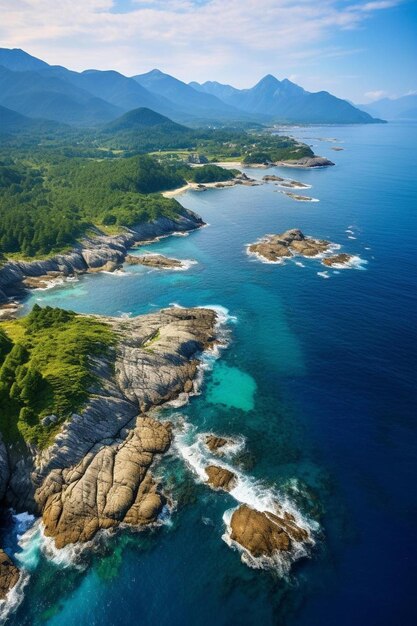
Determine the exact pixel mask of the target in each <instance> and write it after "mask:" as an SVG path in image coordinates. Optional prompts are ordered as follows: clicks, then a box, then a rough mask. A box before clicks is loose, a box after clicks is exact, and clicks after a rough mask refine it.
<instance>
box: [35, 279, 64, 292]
mask: <svg viewBox="0 0 417 626" xmlns="http://www.w3.org/2000/svg"><path fill="white" fill-rule="evenodd" d="M45 282H46V284H45V286H44V287H34V288H33V289H32V291H48V290H49V289H54V288H55V287H61V286H62V285H64V284H65V282H66V280H65V278H51V280H48V279H45Z"/></svg>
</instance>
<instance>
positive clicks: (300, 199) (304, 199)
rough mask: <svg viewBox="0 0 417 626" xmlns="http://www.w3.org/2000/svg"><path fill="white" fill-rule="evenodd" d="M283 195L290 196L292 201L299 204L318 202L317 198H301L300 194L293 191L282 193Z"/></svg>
mask: <svg viewBox="0 0 417 626" xmlns="http://www.w3.org/2000/svg"><path fill="white" fill-rule="evenodd" d="M281 193H283V194H284V195H286V196H288V197H289V198H291V199H292V200H296V201H297V202H317V200H316V199H315V198H310V196H300V194H298V193H293V192H291V191H281Z"/></svg>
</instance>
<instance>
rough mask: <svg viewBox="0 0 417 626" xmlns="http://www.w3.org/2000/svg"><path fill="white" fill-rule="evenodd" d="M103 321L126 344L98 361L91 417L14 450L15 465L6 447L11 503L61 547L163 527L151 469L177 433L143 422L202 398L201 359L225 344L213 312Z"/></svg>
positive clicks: (87, 412) (86, 414) (77, 417)
mask: <svg viewBox="0 0 417 626" xmlns="http://www.w3.org/2000/svg"><path fill="white" fill-rule="evenodd" d="M100 319H101V320H102V321H104V322H106V323H108V324H109V325H111V327H112V329H113V331H114V333H115V334H116V336H117V338H118V341H117V346H116V348H115V352H114V354H113V357H114V360H112V359H111V358H109V357H108V356H107V357H103V358H100V359H99V358H96V359H95V360H94V361H92V369H93V373H94V375H95V379H96V381H97V382H96V383H95V386H94V387H93V388H92V389H91V390H90V399H89V401H88V403H87V405H86V406H85V408H84V410H83V411H82V412H80V413H79V414H73V415H72V417H71V419H70V420H68V421H67V422H66V423H65V424H64V425H63V426H62V428H61V431H60V432H59V434H58V435H57V436H56V437H55V440H54V442H53V444H52V445H51V446H49V447H48V448H47V449H45V450H41V451H40V450H36V449H34V448H28V449H27V450H26V451H20V452H19V453H18V451H17V450H14V449H12V448H10V449H9V450H8V451H7V452H9V458H8V457H7V453H6V450H5V448H4V447H3V448H2V446H1V442H0V463H2V462H3V458H4V466H5V468H6V469H5V475H6V471H8V470H10V471H9V474H10V475H9V480H8V481H7V483H5V489H6V500H7V503H8V504H10V505H13V506H14V507H15V509H16V510H18V511H19V510H20V511H21V510H30V511H32V512H34V513H37V514H42V517H43V522H44V526H45V532H46V534H48V535H49V536H53V537H54V538H55V543H56V545H57V546H58V547H62V546H64V545H66V544H68V543H71V542H74V541H87V540H89V539H91V538H92V537H93V536H94V534H95V533H96V532H97V530H99V529H104V528H112V527H115V526H117V525H118V524H120V523H122V522H123V523H126V524H130V525H141V524H150V523H153V522H154V521H155V520H156V518H157V516H158V514H159V512H160V510H161V507H162V506H163V504H164V501H165V500H164V497H163V495H162V494H161V492H160V490H159V489H158V486H157V485H156V483H155V482H154V480H153V478H152V475H151V473H150V466H151V464H152V463H153V462H154V459H155V455H158V454H161V453H163V452H164V451H165V450H166V449H167V448H168V446H169V443H170V438H171V434H170V426H169V424H166V423H163V422H159V421H157V420H156V419H154V418H151V417H148V416H145V415H144V413H145V412H147V411H148V410H149V409H152V408H153V407H156V406H158V405H161V404H163V403H165V402H167V401H169V400H173V399H175V398H177V397H178V396H179V395H180V394H181V393H184V392H185V393H189V392H190V391H191V390H192V389H193V379H194V378H195V375H196V373H197V367H198V364H199V355H200V353H201V351H202V350H204V349H206V348H209V347H210V346H212V345H213V343H214V342H215V340H216V337H215V324H216V320H217V316H216V313H215V312H214V311H212V310H209V309H200V308H198V309H182V308H180V307H173V308H171V309H163V310H161V311H159V312H157V313H152V314H149V315H143V316H139V317H136V318H129V319H121V318H100ZM138 414H139V416H138ZM51 417H53V416H51ZM3 452H4V454H3ZM2 477H3V472H2Z"/></svg>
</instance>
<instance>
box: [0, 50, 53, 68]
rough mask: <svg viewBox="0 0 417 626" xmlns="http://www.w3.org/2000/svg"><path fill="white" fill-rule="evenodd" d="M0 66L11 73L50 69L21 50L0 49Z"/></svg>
mask: <svg viewBox="0 0 417 626" xmlns="http://www.w3.org/2000/svg"><path fill="white" fill-rule="evenodd" d="M0 65H2V66H3V67H6V68H7V69H8V70H12V71H13V72H27V71H37V70H41V69H44V68H46V67H50V65H49V64H48V63H46V62H45V61H41V59H37V58H36V57H34V56H32V55H31V54H29V53H28V52H25V51H24V50H22V49H21V48H0Z"/></svg>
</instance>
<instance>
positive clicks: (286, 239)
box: [248, 228, 331, 263]
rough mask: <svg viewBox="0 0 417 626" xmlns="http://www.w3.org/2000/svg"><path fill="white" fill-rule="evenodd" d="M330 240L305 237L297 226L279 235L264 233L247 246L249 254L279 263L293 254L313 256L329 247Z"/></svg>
mask: <svg viewBox="0 0 417 626" xmlns="http://www.w3.org/2000/svg"><path fill="white" fill-rule="evenodd" d="M330 245H331V244H330V241H325V240H323V239H313V238H312V237H307V236H306V235H304V234H303V233H302V232H301V230H299V229H298V228H293V229H292V230H286V231H285V232H284V233H281V234H279V235H266V237H264V238H263V239H260V240H259V241H257V242H256V243H252V244H250V245H249V246H248V252H249V254H253V255H256V256H257V257H259V258H261V259H265V260H266V261H269V262H272V263H279V262H280V261H281V260H283V259H285V258H290V257H293V256H297V255H299V256H305V257H314V256H317V255H318V254H322V253H324V252H326V251H327V250H328V249H329V246H330Z"/></svg>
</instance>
